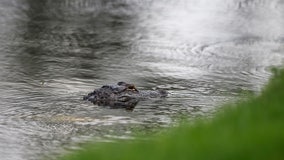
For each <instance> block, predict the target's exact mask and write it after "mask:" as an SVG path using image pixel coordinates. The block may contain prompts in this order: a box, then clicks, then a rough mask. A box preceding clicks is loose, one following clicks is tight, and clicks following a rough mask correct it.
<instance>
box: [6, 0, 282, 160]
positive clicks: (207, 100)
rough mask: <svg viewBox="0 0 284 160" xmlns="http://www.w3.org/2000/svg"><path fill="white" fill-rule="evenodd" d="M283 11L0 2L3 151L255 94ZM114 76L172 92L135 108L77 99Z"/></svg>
mask: <svg viewBox="0 0 284 160" xmlns="http://www.w3.org/2000/svg"><path fill="white" fill-rule="evenodd" d="M283 13H284V3H283V1H280V0H229V1H226V2H224V1H223V0H214V1H210V0H201V1H200V0H198V1H197V0H180V1H176V0H162V1H158V0H134V1H128V0H117V1H103V0H95V1H91V0H61V1H51V0H42V1H37V0H12V1H11V0H2V1H1V2H0V59H1V61H0V67H1V70H0V84H1V85H0V94H1V97H0V156H1V159H5V160H8V159H11V160H18V159H19V160H20V159H27V160H30V159H38V158H39V157H38V156H43V155H46V156H50V153H54V152H60V151H62V150H64V148H66V146H68V145H69V144H73V143H79V142H82V141H84V140H88V139H89V138H90V137H95V138H96V139H97V140H102V141H104V140H106V139H108V138H107V137H109V136H121V137H127V136H129V135H130V134H131V132H132V128H133V127H137V126H138V127H140V128H144V129H149V128H153V127H162V126H167V125H168V124H171V123H173V121H174V120H175V118H174V117H176V116H179V115H188V117H189V118H193V117H195V116H200V115H201V116H202V115H203V116H210V115H211V114H212V113H214V111H215V109H216V106H217V105H218V104H222V103H226V102H228V101H231V100H235V99H237V98H239V97H240V95H241V94H242V93H243V92H255V93H258V92H259V91H260V89H261V88H262V87H263V85H264V84H265V83H266V82H267V80H268V78H269V76H270V72H269V68H270V67H272V66H280V65H281V64H283V57H284V47H283V46H284V45H283V44H284V30H283V26H284V15H283ZM117 81H126V82H130V83H134V84H136V85H137V88H138V89H155V88H162V89H166V90H168V91H169V92H170V93H171V94H170V96H169V98H167V99H162V100H150V101H143V102H139V103H138V105H137V106H136V107H135V109H134V110H133V111H132V112H128V111H126V110H124V109H109V108H105V107H101V106H96V105H92V104H91V103H86V102H84V101H82V96H83V95H85V94H86V93H88V92H90V91H92V90H93V89H94V88H98V87H100V86H102V85H104V84H111V83H114V82H117ZM71 146H74V145H71ZM70 148H72V147H68V149H70ZM50 158H52V157H50Z"/></svg>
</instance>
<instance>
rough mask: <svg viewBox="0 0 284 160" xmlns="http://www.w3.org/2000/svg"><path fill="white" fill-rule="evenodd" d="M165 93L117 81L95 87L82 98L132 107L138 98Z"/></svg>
mask: <svg viewBox="0 0 284 160" xmlns="http://www.w3.org/2000/svg"><path fill="white" fill-rule="evenodd" d="M167 95H168V92H167V91H165V90H137V89H136V87H135V86H134V85H133V84H129V83H125V82H118V83H117V84H115V85H104V86H102V87H101V88H98V89H95V90H94V91H93V92H91V93H89V94H88V95H86V96H84V97H83V99H84V100H87V101H91V102H93V103H94V104H97V105H101V106H110V107H111V108H120V107H125V108H126V109H133V108H134V107H135V105H136V104H137V103H138V102H139V101H140V100H145V99H149V98H163V97H167Z"/></svg>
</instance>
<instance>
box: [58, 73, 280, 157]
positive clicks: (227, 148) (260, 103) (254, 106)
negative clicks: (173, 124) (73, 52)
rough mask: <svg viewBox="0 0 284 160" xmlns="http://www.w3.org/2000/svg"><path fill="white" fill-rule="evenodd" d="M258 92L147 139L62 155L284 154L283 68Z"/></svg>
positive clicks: (278, 155)
mask: <svg viewBox="0 0 284 160" xmlns="http://www.w3.org/2000/svg"><path fill="white" fill-rule="evenodd" d="M274 72H275V75H274V77H273V78H272V79H271V80H270V83H269V84H268V86H266V88H265V90H264V91H263V92H262V94H261V95H260V96H258V97H252V98H251V99H250V100H248V101H246V102H240V103H239V104H234V105H233V104H232V105H227V106H224V110H223V111H222V112H220V113H219V114H217V115H216V117H215V118H213V120H212V121H210V122H208V121H207V122H205V121H202V120H201V121H198V122H196V123H195V124H194V125H188V124H181V126H179V127H177V128H173V129H170V130H169V132H168V133H165V134H164V135H162V136H154V137H153V138H151V139H150V140H149V141H138V140H137V141H131V142H129V141H126V142H125V141H124V142H119V143H114V144H93V145H88V146H86V148H85V149H84V150H82V151H78V152H76V153H73V154H70V155H67V156H65V157H63V158H62V159H63V160H98V159H105V160H112V159H121V160H126V159H131V160H139V159H141V160H157V159H169V160H173V159H184V160H188V159H197V160H198V159H210V160H212V159H216V160H220V159H226V160H227V159H236V160H239V159H257V160H259V159H265V160H266V159H284V70H282V71H278V70H275V71H274Z"/></svg>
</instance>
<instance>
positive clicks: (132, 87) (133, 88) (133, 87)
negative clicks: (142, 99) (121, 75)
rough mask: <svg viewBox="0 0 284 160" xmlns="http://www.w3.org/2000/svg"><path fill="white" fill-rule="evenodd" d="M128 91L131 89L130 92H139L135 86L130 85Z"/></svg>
mask: <svg viewBox="0 0 284 160" xmlns="http://www.w3.org/2000/svg"><path fill="white" fill-rule="evenodd" d="M127 89H130V90H133V91H138V90H137V89H136V87H135V86H134V85H132V84H131V85H129V86H128V87H127Z"/></svg>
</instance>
